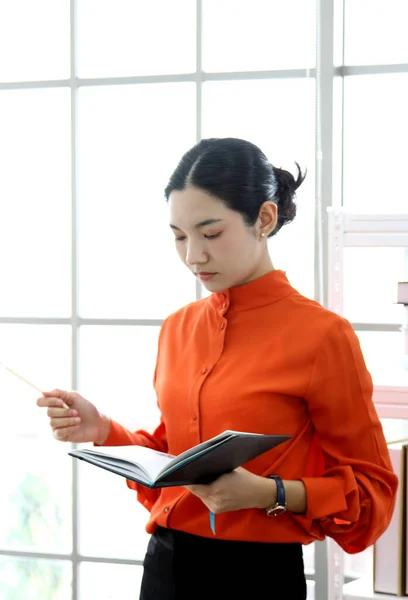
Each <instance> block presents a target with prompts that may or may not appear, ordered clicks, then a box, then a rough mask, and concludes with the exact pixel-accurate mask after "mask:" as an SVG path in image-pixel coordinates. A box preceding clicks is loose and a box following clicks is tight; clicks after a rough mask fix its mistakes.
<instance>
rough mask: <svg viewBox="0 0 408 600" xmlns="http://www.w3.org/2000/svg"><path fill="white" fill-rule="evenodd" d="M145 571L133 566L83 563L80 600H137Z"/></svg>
mask: <svg viewBox="0 0 408 600" xmlns="http://www.w3.org/2000/svg"><path fill="white" fill-rule="evenodd" d="M142 575H143V569H142V567H138V566H131V565H113V564H109V563H108V564H106V563H105V564H104V563H89V562H86V563H81V565H80V568H79V600H91V598H98V600H116V599H117V600H119V598H120V600H136V598H138V597H139V591H140V584H141V581H142Z"/></svg>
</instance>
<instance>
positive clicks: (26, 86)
mask: <svg viewBox="0 0 408 600" xmlns="http://www.w3.org/2000/svg"><path fill="white" fill-rule="evenodd" d="M332 8H333V9H334V15H335V20H334V23H332V22H331V13H330V11H331V9H332ZM407 10H408V9H407V4H406V2H405V1H404V0H387V2H385V0H375V1H374V0H329V2H315V1H314V0H286V1H285V2H281V1H279V0H251V1H249V0H223V1H222V2H220V1H219V0H200V1H199V0H197V1H196V2H194V1H193V0H172V1H171V2H169V1H168V0H150V2H141V1H136V2H135V1H133V0H115V1H113V0H81V1H80V2H79V1H78V0H71V1H70V0H60V1H59V2H54V1H52V0H36V1H35V2H33V1H32V0H14V2H0V55H1V56H2V57H6V60H2V61H0V82H1V83H0V131H1V138H0V162H1V165H2V176H1V178H0V256H1V257H2V258H3V260H0V286H1V294H0V361H4V362H5V363H8V364H10V366H11V367H12V368H14V369H15V370H16V371H19V372H21V373H22V374H23V375H24V376H26V377H27V378H28V379H31V380H32V381H33V382H34V383H35V385H37V386H38V387H42V388H48V389H52V388H53V387H66V388H72V389H80V390H81V391H82V392H83V393H84V395H87V396H88V397H89V398H90V399H94V400H95V401H96V403H97V404H98V406H99V407H100V408H101V410H104V411H106V412H109V413H110V414H111V415H112V417H113V418H116V419H117V420H119V421H121V422H123V423H124V424H125V425H127V426H129V427H130V428H138V427H140V426H142V427H145V428H147V429H149V430H152V429H153V428H154V427H155V426H156V424H157V420H158V410H157V407H156V404H155V398H154V393H153V388H152V377H153V369H154V361H155V352H156V347H157V336H158V332H159V328H160V324H161V322H162V320H163V319H164V318H165V317H166V316H167V314H169V313H170V312H172V311H173V310H175V309H177V308H178V307H180V306H182V305H184V304H186V303H188V302H191V301H193V300H194V299H195V298H197V297H200V296H201V295H205V294H206V292H205V290H203V289H202V288H201V286H198V285H197V284H196V282H195V281H194V280H193V279H192V278H191V276H190V275H189V273H188V272H187V270H186V269H185V268H184V267H183V266H182V265H181V264H180V263H179V261H178V259H177V256H176V253H175V251H174V250H173V242H172V236H171V234H170V232H169V228H168V219H167V206H166V203H165V201H164V198H163V190H164V187H165V185H166V183H167V179H168V177H169V175H170V174H171V172H172V170H173V169H174V167H175V166H176V163H177V161H178V159H179V158H180V156H181V155H182V153H183V152H184V151H185V150H187V149H188V148H189V147H191V146H192V145H193V144H194V143H195V142H196V141H198V140H199V139H201V138H202V137H209V136H224V135H225V136H226V135H228V136H236V137H245V138H248V139H250V140H251V141H254V142H255V143H257V144H258V145H259V146H260V147H261V148H262V149H263V150H264V151H265V153H266V154H267V155H268V156H269V158H270V159H271V161H272V162H274V163H275V164H276V165H277V166H279V167H282V168H285V169H288V170H290V171H292V172H294V173H296V168H295V161H297V162H298V163H299V164H300V166H301V168H302V169H307V177H306V180H305V183H304V184H303V185H302V187H301V188H300V189H299V193H298V198H297V205H298V215H297V218H296V220H295V221H294V223H292V224H290V226H289V227H287V228H283V229H282V230H281V231H280V232H279V234H278V235H277V236H276V238H272V239H271V240H270V241H269V245H270V249H271V254H272V258H273V262H274V265H275V266H276V267H277V268H282V269H284V270H285V271H286V272H287V274H288V277H289V279H290V281H291V283H292V284H293V285H294V286H295V287H297V288H298V289H299V290H300V291H301V292H303V293H304V294H306V295H307V296H309V297H315V296H316V290H317V289H318V288H319V286H320V283H321V279H322V277H321V276H322V275H323V279H322V282H323V287H325V289H327V277H325V276H326V275H327V269H326V267H325V266H324V265H323V268H321V263H320V260H319V259H320V257H322V256H323V259H324V251H325V250H327V247H328V240H327V236H326V237H325V236H324V235H323V237H320V230H319V227H315V223H316V222H317V223H318V224H319V225H320V222H319V219H320V218H321V217H322V215H323V219H322V226H323V234H324V233H325V229H324V227H326V222H325V209H326V208H327V206H328V205H330V204H331V203H332V198H333V204H336V205H337V206H343V207H344V208H345V209H347V210H353V211H357V212H363V213H366V214H367V213H368V214H371V213H372V214H387V213H390V214H395V213H403V212H406V210H407V209H406V206H407V202H406V193H405V191H404V189H405V188H404V172H405V165H406V164H407V154H408V148H407V141H406V140H407V139H408V116H407V111H406V108H405V107H406V106H407V105H408V45H407V37H406V33H405V23H406V22H407V18H408V14H407ZM378 39H381V44H379V43H378ZM343 40H344V45H343ZM333 55H334V57H333ZM332 58H333V60H332ZM322 65H323V67H322ZM332 89H333V92H334V102H333V98H332V96H331V90H332ZM322 136H323V137H324V143H323V146H322V145H321V137H322ZM322 189H323V192H324V193H322V194H321V195H320V196H319V192H321V191H322ZM328 189H330V190H332V192H333V193H332V198H331V197H330V193H331V192H327V190H328ZM326 192H327V193H326ZM316 198H318V199H319V200H321V202H322V209H321V212H320V213H319V210H320V207H319V206H317V209H316ZM406 252H407V251H406V249H405V248H403V247H400V248H399V247H398V248H397V247H393V248H390V247H381V248H374V247H371V248H368V249H367V248H350V249H349V250H348V251H347V252H346V254H345V257H344V260H345V263H344V265H345V297H344V309H345V316H346V317H347V318H349V319H350V320H351V321H352V322H353V324H354V325H355V327H356V330H357V333H358V335H359V337H360V341H361V345H362V348H363V351H364V353H365V356H366V360H367V363H368V364H369V365H370V368H372V370H373V373H374V374H375V378H377V379H378V380H380V379H381V378H382V374H381V373H382V372H383V371H384V368H385V371H386V373H385V375H384V377H389V376H390V374H391V373H392V372H393V371H392V369H394V367H395V365H396V363H398V361H399V360H401V344H400V342H401V337H400V335H399V334H400V332H399V327H400V325H401V310H400V309H401V307H399V306H396V305H395V304H394V301H393V294H394V283H396V278H397V279H399V278H401V277H402V276H403V277H407V270H406V269H407V255H406ZM379 262H383V263H384V264H387V269H384V270H382V271H381V283H380V281H379V277H378V271H377V268H376V267H377V265H378V264H379ZM384 348H386V349H387V361H388V362H387V364H386V365H384V362H382V363H381V360H380V350H383V349H384ZM380 363H381V364H382V366H383V367H384V368H383V371H380V369H379V365H380ZM101 374H103V377H101ZM0 394H1V398H7V421H4V422H3V431H2V436H1V437H0V450H1V451H2V452H4V451H5V449H7V451H9V450H10V449H12V450H13V449H18V453H16V456H18V458H16V460H17V461H18V464H19V468H18V469H13V472H12V473H11V474H10V477H8V478H6V483H5V487H4V490H3V491H4V493H3V494H2V495H1V498H0V509H1V514H6V515H7V518H6V519H4V520H3V521H4V522H3V521H2V522H1V523H0V595H1V597H2V598H4V600H12V598H14V595H13V594H15V590H16V589H17V590H18V596H19V597H21V598H25V597H27V598H28V597H29V594H30V593H31V594H32V595H34V596H35V597H38V598H40V597H41V598H42V599H44V600H48V599H49V600H72V599H73V598H80V599H87V598H88V597H89V595H90V594H91V595H92V594H93V593H94V592H95V589H96V588H95V582H96V585H98V589H97V590H96V595H97V596H98V597H100V598H101V600H105V599H106V600H109V599H110V598H112V597H113V594H114V593H117V588H116V587H115V589H112V587H111V585H112V584H111V582H112V580H115V581H119V580H120V581H122V582H123V588H121V591H120V593H121V595H122V597H123V598H124V599H126V598H127V597H129V598H131V597H135V594H136V595H137V589H138V586H139V585H140V577H141V564H142V559H143V554H144V550H145V547H146V543H147V539H148V536H147V534H145V532H144V523H145V522H146V518H147V513H146V512H145V511H144V509H143V508H141V507H140V506H138V505H137V504H136V503H135V501H134V496H133V495H132V494H131V493H130V492H129V493H126V489H124V488H123V484H122V485H121V483H120V482H119V481H113V480H112V481H111V485H110V486H109V490H105V493H104V494H103V495H102V496H101V494H100V492H99V489H100V488H101V487H103V482H102V475H101V474H100V473H93V472H92V473H91V470H88V469H87V468H86V465H77V466H74V465H73V464H72V461H71V459H69V458H68V456H67V451H68V449H69V448H68V447H67V446H65V445H63V444H61V443H57V442H56V441H55V440H53V439H52V437H51V434H50V433H49V431H48V426H47V422H46V418H44V415H43V414H41V413H40V411H39V409H38V408H37V407H35V399H36V397H37V395H38V393H37V392H36V391H35V390H33V389H32V388H30V386H27V385H26V384H24V383H22V382H21V381H17V380H15V378H13V377H11V376H9V375H6V373H5V372H4V371H3V372H0ZM96 502H98V505H99V506H103V510H104V511H105V516H106V521H105V523H104V527H105V531H104V533H107V535H108V539H107V538H105V537H104V536H102V532H101V530H100V527H99V522H98V520H97V519H96V515H95V511H94V506H95V503H96ZM119 502H120V505H121V511H120V515H119V516H118V513H117V511H114V510H113V509H112V507H114V506H115V505H117V504H118V503H119ZM39 506H41V510H39V509H38V507H39ZM22 523H25V524H28V527H23V526H22ZM49 523H52V524H53V527H52V528H51V527H49ZM125 524H126V527H127V529H129V528H131V531H132V533H134V535H132V536H128V539H127V540H125V539H124V536H123V535H121V534H120V531H121V528H123V527H125ZM304 555H305V565H306V569H307V572H308V576H309V577H310V579H311V581H310V582H309V583H310V585H309V598H313V597H314V582H313V581H312V579H313V577H314V546H313V545H310V546H307V547H305V548H304ZM359 558H361V557H354V558H353V559H351V558H350V559H349V558H348V559H347V560H349V561H353V562H347V563H346V565H347V575H348V576H350V577H352V576H354V575H355V574H356V573H360V572H363V571H367V569H368V567H367V564H368V563H367V561H366V556H364V557H363V558H362V559H361V561H360V562H358V560H359ZM91 586H92V590H93V592H92V593H91V592H90V591H89V590H90V589H91ZM318 589H319V586H316V593H318V592H317V590H318ZM316 600H321V599H320V598H317V597H316Z"/></svg>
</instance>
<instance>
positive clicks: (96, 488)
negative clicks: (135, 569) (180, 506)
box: [72, 459, 149, 597]
mask: <svg viewBox="0 0 408 600" xmlns="http://www.w3.org/2000/svg"><path fill="white" fill-rule="evenodd" d="M72 460H75V459H72ZM78 463H79V464H78V475H79V488H78V498H79V517H78V518H79V531H78V534H79V549H80V553H81V554H82V555H85V556H98V557H103V558H124V559H134V560H136V559H138V560H143V557H144V555H145V551H146V547H147V543H148V540H149V536H148V534H147V533H146V531H145V525H146V523H147V521H148V518H149V513H148V511H147V510H146V509H145V508H144V507H143V506H142V505H141V504H139V503H138V502H137V500H136V492H134V491H133V490H130V489H129V488H128V487H127V485H126V480H125V478H124V477H119V476H118V475H115V474H114V473H110V472H109V471H105V470H104V469H98V468H97V467H95V466H93V465H89V464H83V463H82V462H81V461H78ZM96 506H97V507H98V510H95V507H96ZM101 519H102V521H101ZM92 597H93V596H92ZM95 597H97V596H95Z"/></svg>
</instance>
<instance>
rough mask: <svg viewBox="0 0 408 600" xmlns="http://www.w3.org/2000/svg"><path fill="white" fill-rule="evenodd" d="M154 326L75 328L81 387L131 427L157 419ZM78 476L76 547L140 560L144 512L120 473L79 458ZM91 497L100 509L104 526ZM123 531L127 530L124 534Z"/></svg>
mask: <svg viewBox="0 0 408 600" xmlns="http://www.w3.org/2000/svg"><path fill="white" fill-rule="evenodd" d="M159 330H160V328H159V327H153V326H149V327H111V326H108V325H105V326H92V327H91V326H84V327H81V330H80V390H81V393H83V394H84V396H85V397H87V398H89V399H91V400H92V401H94V402H95V404H96V405H97V406H98V409H100V410H101V411H102V412H104V413H106V414H109V415H110V416H111V417H112V418H114V419H115V420H116V421H118V422H120V423H122V424H123V425H125V426H127V427H128V428H129V429H131V430H135V429H146V430H148V431H150V432H152V431H153V430H154V428H155V427H157V425H158V424H159V419H160V413H159V410H158V407H157V402H156V394H155V391H154V388H153V374H154V369H155V365H156V353H157V341H158V335H159ZM101 373H103V374H104V376H103V377H101ZM79 476H80V484H79V491H80V492H79V493H80V547H81V552H82V553H83V554H88V555H93V556H104V557H123V558H134V559H140V560H142V558H143V556H144V553H145V549H146V544H147V540H148V536H147V534H146V533H145V530H144V527H145V524H146V522H147V518H148V513H147V512H146V510H145V509H144V508H143V507H142V506H141V505H139V504H138V503H137V501H136V499H135V493H134V492H133V491H131V490H129V489H128V488H127V486H126V482H125V479H123V478H121V477H117V476H115V475H113V474H112V473H108V472H103V471H101V470H99V469H95V468H93V467H92V466H91V468H89V465H82V464H80V465H79ZM102 490H103V494H101V491H102ZM96 503H97V504H98V507H99V509H100V511H101V512H102V513H103V514H104V515H105V517H104V526H103V528H101V527H100V514H101V512H98V513H96V511H95V505H96ZM117 506H120V511H118V510H117V509H116V508H115V507H117ZM124 531H127V532H132V533H131V534H127V535H126V536H124V535H123V532H124Z"/></svg>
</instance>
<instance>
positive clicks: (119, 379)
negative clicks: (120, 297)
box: [79, 325, 160, 429]
mask: <svg viewBox="0 0 408 600" xmlns="http://www.w3.org/2000/svg"><path fill="white" fill-rule="evenodd" d="M159 330H160V328H159V327H156V326H148V327H125V326H123V327H113V326H107V325H105V326H84V327H81V329H80V338H79V341H80V346H79V348H80V351H79V357H80V368H79V387H80V390H81V393H83V394H84V395H85V396H86V397H87V398H89V399H90V400H92V402H94V403H95V404H96V405H97V406H98V408H99V409H100V410H101V411H102V412H105V413H107V414H109V415H111V417H112V418H114V419H115V420H116V421H119V422H120V423H122V424H123V425H125V426H127V427H129V428H131V429H132V428H133V429H140V428H149V429H154V428H155V427H156V426H157V425H158V424H159V418H160V415H159V410H158V408H157V401H156V393H155V391H154V388H153V375H154V369H155V366H156V355H157V343H158V335H159Z"/></svg>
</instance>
